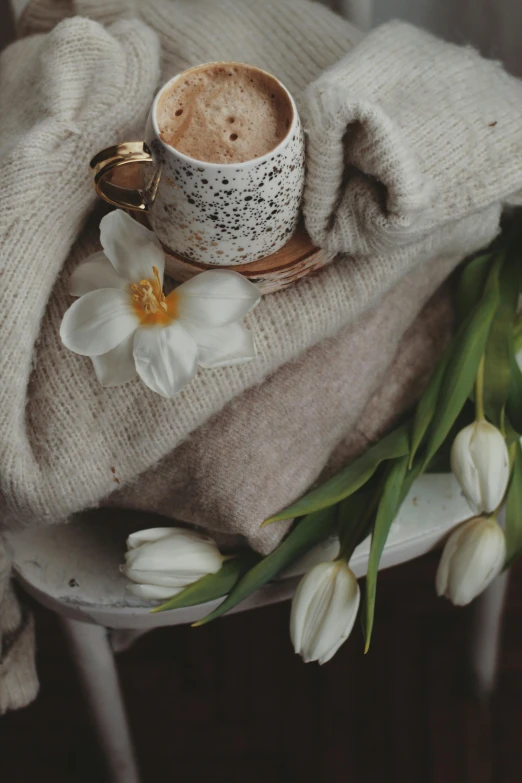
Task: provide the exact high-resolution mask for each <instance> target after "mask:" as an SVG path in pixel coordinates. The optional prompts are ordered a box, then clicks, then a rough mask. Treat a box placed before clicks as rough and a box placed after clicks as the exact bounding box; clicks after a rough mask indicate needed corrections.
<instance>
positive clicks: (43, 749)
mask: <svg viewBox="0 0 522 783" xmlns="http://www.w3.org/2000/svg"><path fill="white" fill-rule="evenodd" d="M7 7H8V5H7V3H6V2H5V0H0V49H1V48H2V46H3V45H5V43H7V42H8V41H9V40H10V39H11V37H12V35H13V28H12V23H11V20H10V18H9V17H8V14H7ZM0 121H1V119H0ZM437 561H438V555H437V554H436V553H434V554H431V555H428V556H426V557H424V558H422V559H420V560H417V561H413V562H411V563H408V564H406V565H404V566H401V567H399V568H395V569H392V570H390V571H387V572H383V573H382V574H381V576H380V581H379V591H378V605H377V616H376V628H375V632H374V638H373V644H372V648H371V650H370V652H369V653H368V655H366V656H364V655H363V652H362V647H363V645H362V635H361V633H360V631H359V629H358V628H355V629H354V632H353V634H352V637H351V638H350V639H349V641H348V642H347V643H346V644H345V645H344V647H343V648H342V649H341V650H340V651H339V653H338V654H337V656H336V657H335V658H334V659H333V661H331V662H330V663H329V664H327V665H326V666H324V667H322V668H320V667H319V666H317V665H315V664H308V665H304V664H302V663H301V661H300V659H298V658H297V657H296V656H295V655H294V654H293V651H292V648H291V645H290V641H289V638H288V616H289V607H288V605H287V604H284V605H281V606H275V607H268V608H265V609H259V610H256V611H253V612H250V613H247V614H244V615H243V614H242V615H236V616H232V617H228V618H224V619H222V620H219V621H217V622H216V623H213V624H211V625H209V626H205V627H203V628H199V629H191V628H188V627H178V628H172V629H162V630H158V631H154V632H152V633H150V634H148V635H147V636H145V637H143V638H142V639H140V640H139V641H138V642H137V643H136V644H135V646H134V647H133V648H132V649H131V650H129V651H127V652H125V653H122V654H120V655H119V656H118V668H119V672H120V676H121V680H122V684H123V690H124V693H125V697H126V701H127V705H128V709H129V715H130V721H131V726H132V731H133V735H134V738H135V744H136V750H137V753H138V757H139V760H140V764H141V767H142V770H143V783H167V782H168V783H171V782H172V781H180V783H247V781H248V783H266V781H270V783H293V781H301V783H308V782H310V783H348V781H350V782H351V781H353V783H392V782H393V783H394V782H395V781H401V783H520V782H521V781H522V743H521V739H522V626H521V623H520V617H521V608H522V568H521V567H517V568H516V569H515V572H514V574H513V575H512V579H511V586H510V590H509V595H508V602H507V607H506V613H505V623H504V631H503V638H502V651H501V658H500V669H499V681H498V687H497V690H496V692H495V694H494V696H493V697H492V699H491V700H490V702H489V703H481V702H480V701H478V700H477V699H476V697H475V696H474V695H473V687H472V682H470V677H469V672H468V671H467V667H466V660H467V659H466V651H467V640H468V633H467V631H468V626H469V623H470V621H471V619H472V613H473V607H468V608H466V609H455V608H453V607H452V606H451V605H450V604H449V603H448V602H447V601H443V600H440V599H437V598H436V596H435V590H434V578H435V570H436V565H437ZM35 614H36V621H37V638H38V670H39V674H40V678H41V693H40V696H39V698H38V700H37V701H36V703H35V704H33V705H32V706H30V707H28V708H27V709H25V710H22V711H20V712H17V713H11V714H9V715H8V716H6V717H4V718H1V719H0V778H1V779H2V781H5V783H18V781H20V782H21V783H22V782H23V783H29V781H33V780H39V781H40V780H52V781H53V783H72V782H73V781H74V783H88V782H89V783H92V781H96V783H101V781H102V780H103V772H102V766H101V762H100V759H99V756H98V750H97V744H96V739H95V737H94V736H93V734H92V731H91V728H90V725H89V722H88V715H87V713H86V708H85V705H84V702H83V700H82V696H81V693H80V691H79V687H78V683H77V680H76V676H75V673H74V671H73V668H72V665H71V662H70V659H69V657H68V655H67V652H66V648H65V642H64V639H63V637H62V634H61V630H60V628H59V626H58V623H57V621H56V619H55V618H54V617H53V616H52V615H51V614H50V613H49V612H47V611H46V610H44V609H41V608H39V607H35Z"/></svg>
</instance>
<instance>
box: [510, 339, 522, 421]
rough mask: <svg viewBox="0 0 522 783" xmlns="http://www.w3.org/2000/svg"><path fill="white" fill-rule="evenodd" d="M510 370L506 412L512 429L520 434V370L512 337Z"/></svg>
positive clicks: (521, 378) (521, 379)
mask: <svg viewBox="0 0 522 783" xmlns="http://www.w3.org/2000/svg"><path fill="white" fill-rule="evenodd" d="M509 351H510V365H511V372H510V377H509V393H508V398H507V402H506V412H507V415H508V418H509V421H510V422H511V425H512V426H513V427H514V429H515V430H516V431H517V432H518V433H519V434H521V435H522V372H521V371H520V367H519V366H518V362H517V359H516V355H515V345H514V339H513V338H511V339H510V341H509Z"/></svg>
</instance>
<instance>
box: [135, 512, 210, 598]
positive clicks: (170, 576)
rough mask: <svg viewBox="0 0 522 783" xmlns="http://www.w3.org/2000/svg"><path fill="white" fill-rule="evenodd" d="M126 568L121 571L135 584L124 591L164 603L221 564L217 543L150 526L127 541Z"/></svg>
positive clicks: (182, 531) (187, 531)
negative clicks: (166, 599)
mask: <svg viewBox="0 0 522 783" xmlns="http://www.w3.org/2000/svg"><path fill="white" fill-rule="evenodd" d="M127 548H128V551H127V552H126V553H125V565H122V566H120V570H121V572H122V573H123V574H125V576H126V577H127V579H130V580H131V581H132V582H135V584H132V585H128V586H127V589H128V590H129V591H130V592H131V593H133V595H137V596H138V598H145V599H146V600H163V599H165V598H170V597H171V596H172V595H176V593H179V592H181V590H183V588H184V587H187V585H190V584H192V582H195V581H196V580H197V579H200V578H201V577H202V576H206V575H207V574H215V573H216V571H219V569H220V568H221V566H222V564H223V557H222V555H221V552H220V551H219V549H218V548H217V546H216V543H215V542H214V541H213V540H212V539H211V538H208V537H207V536H202V535H200V534H199V533H196V532H194V531H192V530H184V529H182V528H175V527H153V528H150V529H149V530H140V531H139V532H137V533H132V534H131V535H130V536H129V537H128V539H127Z"/></svg>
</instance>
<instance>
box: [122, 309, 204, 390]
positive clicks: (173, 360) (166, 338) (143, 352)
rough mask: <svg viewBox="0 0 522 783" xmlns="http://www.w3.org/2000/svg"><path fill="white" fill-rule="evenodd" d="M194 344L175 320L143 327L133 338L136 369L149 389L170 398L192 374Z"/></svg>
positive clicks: (196, 349) (184, 384)
mask: <svg viewBox="0 0 522 783" xmlns="http://www.w3.org/2000/svg"><path fill="white" fill-rule="evenodd" d="M197 357H198V346H197V344H196V341H195V340H194V338H193V337H192V336H191V335H190V334H189V333H188V332H187V330H186V329H185V328H184V327H183V326H182V325H181V324H180V323H179V321H174V323H172V324H171V325H170V326H143V327H141V328H140V329H138V331H137V332H136V337H135V338H134V361H135V363H136V370H137V372H138V375H139V376H140V378H141V379H142V381H143V383H145V384H146V385H147V386H148V387H149V389H152V391H154V392H156V393H157V394H161V396H162V397H174V396H175V395H176V394H178V393H179V392H180V391H181V390H182V389H183V387H184V386H186V385H187V383H189V382H190V381H191V380H192V378H193V377H194V375H195V373H196V369H197Z"/></svg>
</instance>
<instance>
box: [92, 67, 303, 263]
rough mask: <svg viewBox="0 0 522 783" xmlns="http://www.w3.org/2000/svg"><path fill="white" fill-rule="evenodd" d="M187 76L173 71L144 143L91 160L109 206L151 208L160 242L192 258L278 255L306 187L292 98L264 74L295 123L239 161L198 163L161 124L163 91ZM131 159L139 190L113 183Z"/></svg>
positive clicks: (219, 259) (213, 259) (200, 260)
mask: <svg viewBox="0 0 522 783" xmlns="http://www.w3.org/2000/svg"><path fill="white" fill-rule="evenodd" d="M208 65H215V64H214V63H212V64H210V63H208V64H207V66H208ZM224 65H227V66H229V65H230V66H235V67H244V66H242V65H241V64H239V63H226V64H224ZM205 67H206V66H205V65H201V66H196V68H191V69H190V71H194V70H196V69H197V68H205ZM246 67H247V68H253V66H246ZM255 70H260V69H255ZM187 73H188V72H187V71H184V72H183V74H178V75H177V76H175V77H174V79H171V80H170V81H169V82H167V84H165V85H164V86H163V87H162V88H161V90H160V91H159V92H158V94H157V95H156V98H155V99H154V102H153V104H152V108H151V110H150V113H149V118H148V120H147V125H146V130H145V142H127V143H125V144H120V145H118V146H116V147H111V148H109V149H108V150H103V152H100V153H98V155H96V156H95V157H94V158H93V160H92V161H91V167H92V168H93V169H94V175H95V187H96V190H97V192H98V193H99V195H101V196H102V197H103V198H104V199H105V200H106V201H109V203H111V204H115V205H116V206H120V207H123V208H125V209H136V210H141V211H144V212H146V213H147V214H148V218H149V221H150V224H151V227H152V228H153V230H154V232H155V233H156V235H157V236H158V237H159V239H160V240H161V242H162V243H163V244H164V245H165V246H166V247H167V248H168V249H169V250H170V251H172V252H173V253H175V254H177V255H180V256H183V257H184V258H186V259H189V260H191V261H196V262H198V263H201V264H210V265H226V266H229V265H236V264H247V263H250V262H252V261H256V260H258V259H259V258H263V257H265V256H267V255H270V254H271V253H275V252H276V251H277V250H279V249H280V248H282V247H283V245H285V244H286V242H287V241H288V240H289V239H290V237H291V236H292V234H293V232H294V230H295V228H296V225H297V222H298V218H299V209H300V204H301V197H302V192H303V185H304V168H305V150H304V134H303V130H302V126H301V122H300V120H299V115H298V113H297V108H296V106H295V102H294V100H293V98H292V96H291V95H290V93H289V92H288V90H287V89H286V88H285V87H284V85H282V84H281V83H280V82H279V81H278V80H277V79H276V78H275V77H274V76H271V75H270V74H266V73H265V72H264V71H263V72H261V73H263V74H264V76H265V77H266V78H268V79H272V80H274V82H275V83H277V85H279V88H280V89H281V88H282V90H283V91H284V93H285V94H286V96H287V97H288V101H289V107H291V114H290V117H291V121H290V125H289V128H288V131H287V133H286V135H285V136H284V138H283V139H282V141H280V142H279V144H277V146H276V147H274V149H272V150H271V151H270V152H268V153H266V154H265V155H262V156H261V157H257V158H254V159H252V160H247V161H245V162H241V163H237V162H236V163H234V162H231V163H209V162H206V161H199V160H196V159H195V158H191V157H189V156H188V155H185V154H183V153H182V152H180V151H179V150H177V149H175V148H174V147H172V146H170V145H169V144H167V143H166V142H165V141H164V140H163V139H162V138H161V136H160V129H159V127H158V118H157V106H158V102H159V100H160V98H161V96H162V95H163V93H164V92H165V91H166V90H168V89H171V88H172V85H173V84H174V83H175V82H176V80H177V79H179V78H180V77H181V76H185V75H186V74H187ZM287 108H288V107H287ZM128 164H140V165H141V172H142V176H141V187H138V188H136V189H129V188H125V187H121V185H118V184H116V182H117V177H116V176H114V175H115V174H116V172H115V171H114V170H115V169H116V168H119V167H120V166H127V165H128ZM119 173H121V172H119Z"/></svg>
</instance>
